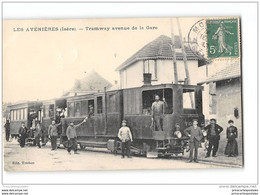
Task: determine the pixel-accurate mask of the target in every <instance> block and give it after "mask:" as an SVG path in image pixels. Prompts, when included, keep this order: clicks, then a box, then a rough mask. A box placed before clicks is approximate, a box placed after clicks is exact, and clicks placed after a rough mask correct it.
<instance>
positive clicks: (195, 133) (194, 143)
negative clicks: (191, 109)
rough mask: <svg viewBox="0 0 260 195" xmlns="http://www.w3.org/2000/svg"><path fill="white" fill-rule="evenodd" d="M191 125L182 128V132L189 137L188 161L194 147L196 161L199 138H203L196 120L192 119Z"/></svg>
mask: <svg viewBox="0 0 260 195" xmlns="http://www.w3.org/2000/svg"><path fill="white" fill-rule="evenodd" d="M192 121H193V125H192V126H190V127H188V128H186V129H185V130H184V134H186V135H187V136H188V137H190V141H189V145H190V157H189V161H188V162H189V163H190V162H192V160H193V150H194V149H195V153H194V162H196V163H198V159H197V158H198V148H199V144H200V141H201V139H202V138H203V135H202V131H201V128H200V127H199V126H198V120H197V119H193V120H192Z"/></svg>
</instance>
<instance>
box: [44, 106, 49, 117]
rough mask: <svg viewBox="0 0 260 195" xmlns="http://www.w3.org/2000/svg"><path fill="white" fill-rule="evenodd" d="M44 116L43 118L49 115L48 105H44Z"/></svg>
mask: <svg viewBox="0 0 260 195" xmlns="http://www.w3.org/2000/svg"><path fill="white" fill-rule="evenodd" d="M44 117H45V118H48V117H49V105H45V106H44Z"/></svg>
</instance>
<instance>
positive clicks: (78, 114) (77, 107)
mask: <svg viewBox="0 0 260 195" xmlns="http://www.w3.org/2000/svg"><path fill="white" fill-rule="evenodd" d="M75 105H76V106H75V116H80V102H76V104H75Z"/></svg>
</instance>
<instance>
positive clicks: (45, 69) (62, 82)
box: [3, 18, 200, 103]
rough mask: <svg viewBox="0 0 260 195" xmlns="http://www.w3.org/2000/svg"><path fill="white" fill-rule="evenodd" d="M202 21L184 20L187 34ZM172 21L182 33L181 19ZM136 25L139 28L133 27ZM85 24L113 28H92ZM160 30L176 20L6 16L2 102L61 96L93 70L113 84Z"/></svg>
mask: <svg viewBox="0 0 260 195" xmlns="http://www.w3.org/2000/svg"><path fill="white" fill-rule="evenodd" d="M198 20H200V18H180V19H179V21H180V24H181V29H182V34H183V36H184V37H187V35H188V32H189V30H190V29H191V27H192V25H193V24H195V23H196V22H197V21H198ZM172 21H173V29H174V34H175V35H178V34H179V33H178V28H177V23H176V19H172ZM133 26H135V27H137V30H131V29H132V27H133ZM140 26H142V27H144V29H143V30H140V28H139V27H140ZM34 27H54V28H55V27H58V28H59V29H60V28H61V27H63V28H67V27H69V28H75V29H76V31H42V32H40V31H31V30H30V28H34ZM86 27H89V28H94V27H110V30H109V31H96V30H95V31H90V30H86ZM112 27H129V28H130V30H112V29H111V28H112ZM146 27H149V28H148V29H146ZM152 27H156V29H151V28H152ZM27 28H29V31H26V30H27ZM21 29H23V31H21ZM79 29H83V30H79ZM160 35H167V36H171V19H169V18H147V19H144V18H142V19H133V18H131V19H73V20H4V22H3V102H12V103H14V102H18V101H25V100H32V101H33V100H44V99H52V98H57V97H60V96H61V95H62V94H63V92H66V91H68V90H69V89H70V88H72V86H73V85H74V82H75V79H81V78H83V77H84V75H86V73H88V72H91V71H93V70H94V71H96V72H97V73H99V74H100V75H101V76H103V77H104V78H105V79H107V80H108V81H110V82H111V83H114V81H115V80H118V81H119V73H118V72H116V71H115V69H116V68H117V67H118V66H119V65H121V64H122V63H123V62H124V61H125V60H126V59H127V58H129V57H130V56H131V55H133V54H134V53H135V52H137V51H138V50H139V49H141V48H142V47H143V46H144V45H146V44H147V43H149V42H151V41H153V40H154V39H156V38H157V37H159V36H160Z"/></svg>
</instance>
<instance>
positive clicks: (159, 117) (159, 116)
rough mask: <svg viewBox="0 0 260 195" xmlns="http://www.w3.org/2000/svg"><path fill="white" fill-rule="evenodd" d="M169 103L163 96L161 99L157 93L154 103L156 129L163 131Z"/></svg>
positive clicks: (153, 118)
mask: <svg viewBox="0 0 260 195" xmlns="http://www.w3.org/2000/svg"><path fill="white" fill-rule="evenodd" d="M167 107H168V106H167V103H166V101H165V99H164V98H163V101H161V100H160V97H159V95H155V102H154V103H153V104H152V121H153V122H154V123H155V130H157V131H162V130H163V128H162V123H163V115H164V112H165V109H166V108H167Z"/></svg>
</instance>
